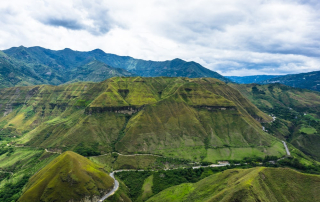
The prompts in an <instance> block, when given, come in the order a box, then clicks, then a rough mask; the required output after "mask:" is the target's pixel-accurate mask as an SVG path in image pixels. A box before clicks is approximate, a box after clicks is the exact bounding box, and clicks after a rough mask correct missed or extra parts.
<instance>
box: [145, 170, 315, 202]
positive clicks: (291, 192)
mask: <svg viewBox="0 0 320 202" xmlns="http://www.w3.org/2000/svg"><path fill="white" fill-rule="evenodd" d="M319 190H320V177H319V176H318V175H308V174H302V173H299V172H297V171H294V170H291V169H287V168H263V167H257V168H251V169H245V170H236V169H233V170H226V171H223V172H221V173H218V174H214V175H211V176H209V177H207V178H205V179H203V180H201V181H199V182H197V183H194V184H192V183H188V184H181V185H178V186H174V187H171V188H168V189H166V190H164V191H162V192H160V193H159V194H157V195H155V196H153V197H151V198H150V199H149V200H147V201H148V202H152V201H154V202H155V201H163V202H165V201H166V202H169V201H170V202H171V201H172V202H173V201H186V202H187V201H199V202H200V201H201V202H204V201H221V202H223V201H248V202H251V201H252V202H256V201H264V202H280V201H281V202H282V201H288V202H289V201H290V202H293V201H295V202H298V201H299V202H308V201H310V202H311V201H319V200H320V196H319V194H318V191H319Z"/></svg>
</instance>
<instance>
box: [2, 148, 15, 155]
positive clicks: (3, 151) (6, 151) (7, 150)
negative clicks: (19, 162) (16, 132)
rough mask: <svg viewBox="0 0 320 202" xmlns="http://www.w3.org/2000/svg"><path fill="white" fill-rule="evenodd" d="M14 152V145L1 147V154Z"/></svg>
mask: <svg viewBox="0 0 320 202" xmlns="http://www.w3.org/2000/svg"><path fill="white" fill-rule="evenodd" d="M13 152H14V148H13V147H1V148H0V155H2V154H5V153H7V155H11V154H12V153H13Z"/></svg>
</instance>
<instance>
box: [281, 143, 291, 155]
mask: <svg viewBox="0 0 320 202" xmlns="http://www.w3.org/2000/svg"><path fill="white" fill-rule="evenodd" d="M282 143H283V145H284V148H285V149H286V152H287V155H288V156H290V155H291V154H290V151H289V149H288V147H287V143H286V142H285V141H282Z"/></svg>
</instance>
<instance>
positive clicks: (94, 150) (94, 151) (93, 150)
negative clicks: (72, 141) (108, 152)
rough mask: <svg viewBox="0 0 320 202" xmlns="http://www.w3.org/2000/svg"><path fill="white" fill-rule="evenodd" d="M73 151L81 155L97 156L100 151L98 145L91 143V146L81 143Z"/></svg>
mask: <svg viewBox="0 0 320 202" xmlns="http://www.w3.org/2000/svg"><path fill="white" fill-rule="evenodd" d="M74 152H76V153H78V154H80V155H82V156H98V155H100V154H101V152H100V151H99V150H98V145H97V144H96V145H93V146H92V147H89V146H85V145H84V144H83V143H81V144H79V145H78V146H77V147H76V148H75V149H74Z"/></svg>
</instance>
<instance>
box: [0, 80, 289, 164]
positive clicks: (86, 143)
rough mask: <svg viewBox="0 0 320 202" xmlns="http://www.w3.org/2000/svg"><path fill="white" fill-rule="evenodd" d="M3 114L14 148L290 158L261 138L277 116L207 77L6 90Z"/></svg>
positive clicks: (4, 132)
mask: <svg viewBox="0 0 320 202" xmlns="http://www.w3.org/2000/svg"><path fill="white" fill-rule="evenodd" d="M0 113H1V114H3V117H1V118H0V126H1V134H0V135H1V137H3V138H6V139H8V141H9V142H10V144H15V145H25V146H31V147H40V148H50V149H53V150H62V151H65V150H73V151H77V152H79V153H81V154H83V155H89V156H92V155H97V154H100V153H106V152H111V151H118V152H120V153H157V154H162V155H164V156H171V157H179V158H185V159H190V160H203V161H210V162H215V161H217V160H222V159H224V160H227V159H239V160H240V159H243V158H244V157H247V156H254V155H255V156H265V155H276V156H282V155H284V153H285V151H284V148H283V145H282V143H281V142H280V141H278V140H276V139H275V138H274V137H272V136H271V135H268V134H267V133H265V132H263V131H262V126H261V125H260V122H269V121H271V120H272V118H271V117H269V116H267V115H266V114H264V113H262V112H261V111H260V110H259V109H258V108H256V107H255V106H254V105H253V104H252V103H250V102H249V101H248V100H247V99H245V98H244V97H243V96H242V95H241V94H240V93H239V92H238V91H237V90H235V89H233V88H231V87H230V86H228V85H226V84H225V83H223V82H221V81H219V80H216V79H209V78H207V79H189V78H168V77H157V78H142V77H128V78H119V77H116V78H111V79H108V80H106V81H104V82H101V83H74V84H68V85H61V86H46V85H44V86H32V87H14V88H7V89H1V90H0ZM14 136H15V137H14ZM190 154H191V155H190Z"/></svg>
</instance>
